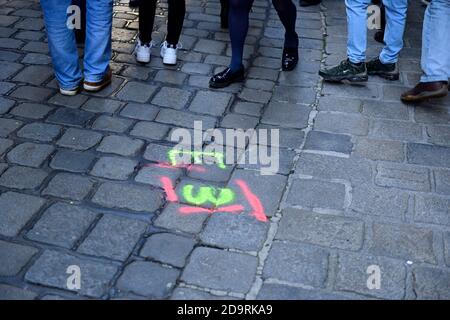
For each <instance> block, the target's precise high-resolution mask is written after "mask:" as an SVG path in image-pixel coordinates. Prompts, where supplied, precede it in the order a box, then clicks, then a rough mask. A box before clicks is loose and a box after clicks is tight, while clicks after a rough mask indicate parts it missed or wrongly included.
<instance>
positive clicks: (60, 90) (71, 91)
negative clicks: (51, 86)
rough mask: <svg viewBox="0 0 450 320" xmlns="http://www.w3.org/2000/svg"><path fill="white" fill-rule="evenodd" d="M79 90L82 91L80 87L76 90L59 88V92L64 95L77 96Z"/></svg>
mask: <svg viewBox="0 0 450 320" xmlns="http://www.w3.org/2000/svg"><path fill="white" fill-rule="evenodd" d="M78 92H80V89H79V88H78V89H75V90H64V89H59V93H60V94H62V95H63V96H69V97H73V96H76V95H77V94H78Z"/></svg>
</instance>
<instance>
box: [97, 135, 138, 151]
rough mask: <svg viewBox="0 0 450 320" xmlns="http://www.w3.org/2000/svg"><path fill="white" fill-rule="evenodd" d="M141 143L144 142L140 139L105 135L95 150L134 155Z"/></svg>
mask: <svg viewBox="0 0 450 320" xmlns="http://www.w3.org/2000/svg"><path fill="white" fill-rule="evenodd" d="M143 145H144V142H143V141H142V140H138V139H131V138H128V137H122V136H107V137H105V138H103V140H102V142H101V143H100V146H99V147H98V148H97V151H100V152H105V153H114V154H118V155H121V156H134V155H136V154H137V152H138V151H139V150H140V149H141V148H142V146H143Z"/></svg>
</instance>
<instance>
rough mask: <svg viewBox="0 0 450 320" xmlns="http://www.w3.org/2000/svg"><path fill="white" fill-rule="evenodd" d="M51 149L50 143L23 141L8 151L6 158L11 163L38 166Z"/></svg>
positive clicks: (52, 148) (52, 149)
mask: <svg viewBox="0 0 450 320" xmlns="http://www.w3.org/2000/svg"><path fill="white" fill-rule="evenodd" d="M53 151H54V147H53V146H51V145H47V144H37V143H31V142H25V143H22V144H19V145H17V146H16V147H15V148H14V149H12V150H11V151H10V152H8V155H7V159H8V161H9V162H11V163H15V164H19V165H23V166H29V167H35V168H38V167H40V166H41V165H42V163H43V162H44V161H45V160H46V159H47V158H48V157H49V156H50V154H51V153H52V152H53Z"/></svg>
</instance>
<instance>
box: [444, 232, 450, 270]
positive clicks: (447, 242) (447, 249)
mask: <svg viewBox="0 0 450 320" xmlns="http://www.w3.org/2000/svg"><path fill="white" fill-rule="evenodd" d="M444 257H445V262H446V264H447V266H450V232H445V233H444Z"/></svg>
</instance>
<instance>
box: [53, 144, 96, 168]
mask: <svg viewBox="0 0 450 320" xmlns="http://www.w3.org/2000/svg"><path fill="white" fill-rule="evenodd" d="M94 159H95V156H94V155H93V154H90V153H87V152H76V151H71V150H59V151H57V152H56V154H55V155H54V156H53V159H52V161H51V162H50V167H51V168H53V169H56V170H64V171H70V172H80V173H83V172H86V171H87V170H89V168H90V167H91V164H92V163H93V162H94Z"/></svg>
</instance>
